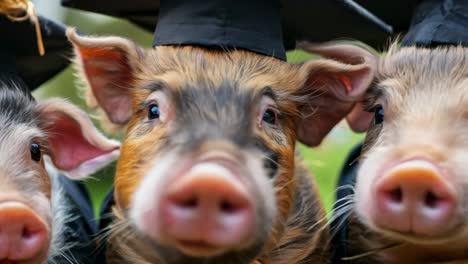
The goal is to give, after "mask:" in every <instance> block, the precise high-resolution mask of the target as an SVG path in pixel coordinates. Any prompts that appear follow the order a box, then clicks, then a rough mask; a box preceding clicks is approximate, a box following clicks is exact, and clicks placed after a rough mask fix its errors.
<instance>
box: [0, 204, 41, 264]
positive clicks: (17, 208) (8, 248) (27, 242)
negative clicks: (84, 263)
mask: <svg viewBox="0 0 468 264" xmlns="http://www.w3.org/2000/svg"><path fill="white" fill-rule="evenodd" d="M48 237H49V231H48V228H47V225H46V224H45V222H44V221H43V220H42V219H41V218H40V217H39V216H38V215H37V214H36V213H35V212H34V211H33V210H32V209H30V208H29V207H28V206H26V205H24V204H23V203H20V202H2V203H1V204H0V262H1V263H4V262H2V261H21V260H28V259H31V258H34V257H37V256H38V255H40V253H41V252H43V251H45V249H46V248H47V247H48V241H49V240H48ZM8 263H10V262H8Z"/></svg>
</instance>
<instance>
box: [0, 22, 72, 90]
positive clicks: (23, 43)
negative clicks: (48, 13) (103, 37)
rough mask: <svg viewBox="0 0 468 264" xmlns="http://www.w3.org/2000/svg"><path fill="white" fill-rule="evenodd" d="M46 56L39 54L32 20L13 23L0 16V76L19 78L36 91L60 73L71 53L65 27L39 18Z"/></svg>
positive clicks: (67, 62)
mask: <svg viewBox="0 0 468 264" xmlns="http://www.w3.org/2000/svg"><path fill="white" fill-rule="evenodd" d="M39 25H40V29H41V33H42V41H43V43H44V48H45V54H44V55H43V56H41V55H40V54H39V50H38V38H37V35H36V28H35V25H34V23H32V22H31V20H29V19H27V20H25V21H21V22H14V21H12V20H10V19H9V18H7V17H6V16H4V15H0V36H1V41H0V73H1V74H2V75H5V74H9V75H10V76H14V75H18V76H19V77H20V78H21V79H22V80H23V81H24V82H25V83H26V85H27V86H28V87H30V88H31V89H35V88H37V87H38V86H39V85H41V84H43V83H44V82H46V81H47V80H49V79H50V78H52V77H53V76H55V75H56V74H57V73H58V72H60V71H61V70H63V69H64V68H65V67H66V66H67V65H68V64H69V60H68V58H67V57H66V56H65V54H66V52H67V51H69V50H71V45H70V44H69V42H68V40H67V38H66V36H65V26H64V25H61V24H59V23H56V22H53V21H51V20H49V19H47V18H45V17H42V16H39Z"/></svg>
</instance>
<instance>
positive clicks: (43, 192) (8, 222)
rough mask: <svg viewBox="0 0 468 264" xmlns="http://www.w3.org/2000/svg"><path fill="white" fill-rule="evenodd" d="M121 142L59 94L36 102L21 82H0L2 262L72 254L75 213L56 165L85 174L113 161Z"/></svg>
mask: <svg viewBox="0 0 468 264" xmlns="http://www.w3.org/2000/svg"><path fill="white" fill-rule="evenodd" d="M119 148H120V145H119V143H118V142H115V141H112V140H109V139H107V138H105V137H104V136H103V135H102V134H100V133H99V132H98V131H97V130H96V128H95V127H94V126H93V124H92V122H91V121H90V119H89V118H88V117H87V115H86V114H85V113H84V112H83V111H82V110H80V109H79V108H78V107H76V106H74V105H72V104H70V103H68V102H67V101H65V100H61V99H51V100H48V101H45V102H41V103H36V102H35V100H34V99H33V97H32V96H31V94H30V93H29V91H28V90H27V89H26V88H25V87H24V86H23V85H21V84H20V83H16V82H14V81H11V80H10V79H8V78H7V79H5V80H3V81H1V82H0V189H1V191H0V263H8V264H10V263H13V264H26V263H28V264H39V263H46V262H47V261H48V260H52V259H53V261H52V262H51V263H65V262H64V261H59V260H60V259H63V260H67V262H66V263H69V261H72V260H75V259H74V257H73V256H69V255H68V256H65V255H66V254H67V253H66V252H69V249H70V247H73V246H75V245H67V244H65V243H64V241H66V240H67V238H66V237H64V231H65V230H64V229H65V227H66V226H67V221H73V218H74V216H73V215H69V214H68V209H69V204H67V203H66V201H67V199H65V198H64V193H63V190H62V188H61V185H60V184H59V179H58V175H59V174H58V172H59V171H63V172H65V175H68V176H69V177H70V178H71V179H77V180H78V179H83V178H84V177H85V176H87V175H89V174H90V173H92V172H94V171H95V170H97V169H99V168H101V167H102V166H104V165H106V164H107V163H109V162H110V161H112V160H115V159H116V158H117V156H118V154H119ZM49 172H50V173H49ZM71 232H72V233H73V232H75V231H71ZM91 253H92V252H89V254H91Z"/></svg>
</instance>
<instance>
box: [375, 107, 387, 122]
mask: <svg viewBox="0 0 468 264" xmlns="http://www.w3.org/2000/svg"><path fill="white" fill-rule="evenodd" d="M384 113H385V112H384V109H383V107H382V106H381V105H377V106H376V107H375V108H374V122H375V124H376V125H379V124H382V123H383V121H384Z"/></svg>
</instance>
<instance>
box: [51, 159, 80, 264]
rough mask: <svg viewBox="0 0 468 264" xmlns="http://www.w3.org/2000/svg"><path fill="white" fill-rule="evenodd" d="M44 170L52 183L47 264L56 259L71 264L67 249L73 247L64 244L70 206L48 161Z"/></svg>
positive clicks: (57, 176)
mask: <svg viewBox="0 0 468 264" xmlns="http://www.w3.org/2000/svg"><path fill="white" fill-rule="evenodd" d="M46 170H47V172H48V174H49V177H50V178H51V182H52V194H51V208H52V231H51V234H52V237H51V238H52V240H51V242H50V248H49V256H48V259H49V262H51V263H50V264H55V263H54V262H53V261H52V260H53V259H55V258H56V257H60V258H64V259H67V260H69V262H70V263H73V259H74V258H73V256H72V255H70V253H69V251H68V249H70V248H72V247H73V246H74V245H73V244H66V243H65V237H64V234H66V233H68V232H69V230H66V229H67V228H68V227H67V223H68V222H71V221H73V220H74V219H73V217H72V216H71V215H70V214H69V213H68V207H69V206H70V205H68V204H66V201H67V199H65V195H66V194H65V192H64V190H63V188H62V187H61V184H60V181H59V177H62V176H60V174H59V171H58V170H57V169H56V168H55V167H54V166H53V165H52V164H51V162H50V161H47V162H46ZM49 262H47V263H49ZM76 264H78V263H76Z"/></svg>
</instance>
